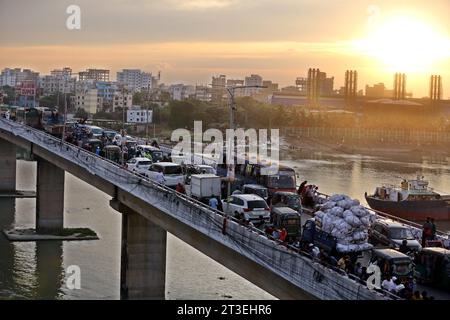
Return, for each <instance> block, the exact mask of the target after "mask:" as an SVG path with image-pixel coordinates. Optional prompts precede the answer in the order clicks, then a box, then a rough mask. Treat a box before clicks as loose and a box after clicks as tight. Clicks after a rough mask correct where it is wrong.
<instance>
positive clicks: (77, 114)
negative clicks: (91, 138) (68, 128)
mask: <svg viewBox="0 0 450 320" xmlns="http://www.w3.org/2000/svg"><path fill="white" fill-rule="evenodd" d="M75 118H80V119H87V118H89V114H88V113H87V112H86V110H84V109H83V108H78V109H77V111H76V112H75Z"/></svg>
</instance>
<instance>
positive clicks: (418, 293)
mask: <svg viewBox="0 0 450 320" xmlns="http://www.w3.org/2000/svg"><path fill="white" fill-rule="evenodd" d="M412 300H423V298H422V295H421V294H420V291H419V290H416V291H414V294H413V296H412Z"/></svg>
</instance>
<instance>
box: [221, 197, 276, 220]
mask: <svg viewBox="0 0 450 320" xmlns="http://www.w3.org/2000/svg"><path fill="white" fill-rule="evenodd" d="M222 207H223V211H224V212H225V213H228V214H232V215H234V217H235V218H237V219H241V220H245V221H256V220H261V218H263V219H264V220H265V221H267V222H268V221H270V210H269V206H268V205H267V203H266V201H265V200H264V199H263V198H261V197H260V196H257V195H255V194H233V195H231V196H230V197H229V198H228V199H225V200H222Z"/></svg>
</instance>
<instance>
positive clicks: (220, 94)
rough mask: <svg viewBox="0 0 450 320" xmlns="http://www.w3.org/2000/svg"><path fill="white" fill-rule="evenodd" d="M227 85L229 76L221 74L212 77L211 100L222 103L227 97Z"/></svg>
mask: <svg viewBox="0 0 450 320" xmlns="http://www.w3.org/2000/svg"><path fill="white" fill-rule="evenodd" d="M226 85H227V77H226V76H225V75H223V74H222V75H220V76H218V77H212V86H211V101H212V102H213V103H216V104H221V103H222V102H223V101H224V99H225V98H226Z"/></svg>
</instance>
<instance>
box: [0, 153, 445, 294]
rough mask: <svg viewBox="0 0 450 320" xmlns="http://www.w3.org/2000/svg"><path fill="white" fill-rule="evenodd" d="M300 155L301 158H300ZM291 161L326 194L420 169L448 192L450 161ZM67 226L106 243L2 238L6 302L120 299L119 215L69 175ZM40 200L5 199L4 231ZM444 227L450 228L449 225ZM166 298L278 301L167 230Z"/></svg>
mask: <svg viewBox="0 0 450 320" xmlns="http://www.w3.org/2000/svg"><path fill="white" fill-rule="evenodd" d="M296 159H301V160H296ZM285 162H286V164H288V165H291V166H293V167H295V168H296V171H297V172H298V174H299V176H300V178H299V179H300V180H308V181H309V182H310V183H314V184H316V185H318V186H319V190H321V191H322V192H324V193H330V194H331V193H345V194H348V195H350V196H351V197H354V198H358V199H360V200H361V202H364V201H363V198H364V192H365V191H368V192H372V191H373V189H374V188H375V187H376V186H377V185H378V184H380V183H382V182H384V183H393V184H398V182H399V180H400V179H401V178H403V177H404V178H413V177H415V176H416V174H418V173H419V174H421V175H424V176H425V177H426V179H428V180H429V181H430V185H431V186H432V187H434V188H435V189H436V190H438V191H447V192H450V158H449V157H442V156H441V157H439V158H433V157H424V156H411V155H404V156H395V157H394V156H389V155H385V156H377V157H373V156H371V157H369V156H360V155H346V154H327V153H320V152H315V153H305V154H302V153H295V154H290V155H289V156H287V159H286V160H285ZM17 172H18V186H17V187H18V189H22V190H33V189H34V188H35V172H36V165H35V163H31V162H23V161H18V171H17ZM65 187H66V193H65V226H66V227H89V228H91V229H93V230H95V231H96V232H97V233H98V234H99V236H100V240H96V241H87V242H64V243H62V242H58V241H57V242H38V243H32V242H24V243H9V242H8V241H7V240H6V239H5V237H4V236H3V234H1V235H0V299H12V298H24V299H55V298H56V299H118V298H119V272H120V215H119V214H118V213H117V212H115V211H114V210H113V209H111V208H110V207H109V199H110V198H109V197H108V196H107V195H105V194H103V193H102V192H100V191H98V190H96V189H95V188H93V187H91V186H89V185H88V184H86V183H84V182H82V181H80V180H78V179H77V178H75V177H73V176H72V175H70V174H66V185H65ZM34 202H35V200H34V199H20V200H15V201H14V200H8V199H3V200H0V228H1V229H4V228H7V227H10V226H11V225H15V226H16V227H18V228H30V227H34V224H35V218H34V214H33V212H34V209H35V205H34ZM438 228H440V229H444V230H449V229H450V227H449V225H448V224H443V223H439V224H438ZM70 265H78V266H79V267H80V269H81V289H80V290H69V289H68V288H67V287H66V286H65V284H64V280H65V277H66V275H65V270H66V269H67V267H68V266H70ZM166 277H167V278H166V284H167V286H166V288H167V289H166V298H168V299H273V298H274V297H272V296H271V295H270V294H268V293H266V292H264V291H263V290H261V289H259V288H257V287H256V286H254V285H253V284H251V283H249V282H248V281H246V280H245V279H243V278H241V277H240V276H238V275H236V274H234V273H233V272H231V271H229V270H227V269H226V268H224V267H222V266H221V265H219V264H218V263H216V262H215V261H213V260H211V259H209V258H208V257H206V256H205V255H203V254H202V253H200V252H198V251H197V250H195V249H193V248H192V247H190V246H188V245H186V244H184V243H183V242H181V241H180V240H178V239H177V238H175V237H173V236H171V235H169V237H168V249H167V275H166Z"/></svg>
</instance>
